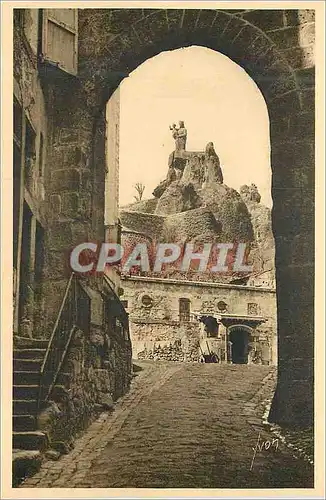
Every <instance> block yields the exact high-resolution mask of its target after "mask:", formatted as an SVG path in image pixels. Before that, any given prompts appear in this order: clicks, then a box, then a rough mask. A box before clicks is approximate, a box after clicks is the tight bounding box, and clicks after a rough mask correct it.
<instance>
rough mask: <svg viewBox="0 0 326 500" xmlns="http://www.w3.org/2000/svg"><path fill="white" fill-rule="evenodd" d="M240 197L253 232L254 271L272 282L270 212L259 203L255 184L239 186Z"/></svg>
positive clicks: (272, 254) (273, 255)
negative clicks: (249, 217)
mask: <svg viewBox="0 0 326 500" xmlns="http://www.w3.org/2000/svg"><path fill="white" fill-rule="evenodd" d="M240 195H241V198H242V199H243V201H244V202H245V204H246V205H247V208H248V211H249V213H250V216H251V223H252V227H253V231H254V244H253V245H252V250H251V258H252V261H253V265H254V271H255V273H265V274H266V277H264V280H265V281H266V280H267V281H271V280H272V281H274V267H275V264H274V258H275V243H274V236H273V232H272V217H271V210H270V209H269V208H268V207H266V206H265V205H262V204H261V203H260V200H261V196H260V194H259V192H258V188H257V186H256V185H255V184H251V185H250V186H247V185H244V186H241V188H240ZM267 281H266V284H267Z"/></svg>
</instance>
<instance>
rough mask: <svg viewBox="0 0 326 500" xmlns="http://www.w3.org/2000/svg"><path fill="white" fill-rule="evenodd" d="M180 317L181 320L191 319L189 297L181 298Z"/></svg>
mask: <svg viewBox="0 0 326 500" xmlns="http://www.w3.org/2000/svg"><path fill="white" fill-rule="evenodd" d="M179 319H180V321H190V300H189V299H179Z"/></svg>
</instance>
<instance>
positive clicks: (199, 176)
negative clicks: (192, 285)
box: [121, 142, 274, 282]
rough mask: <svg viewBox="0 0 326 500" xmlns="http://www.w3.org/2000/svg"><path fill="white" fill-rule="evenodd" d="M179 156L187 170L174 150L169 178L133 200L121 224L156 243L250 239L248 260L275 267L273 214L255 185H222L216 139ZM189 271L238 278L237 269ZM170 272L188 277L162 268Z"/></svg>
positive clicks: (260, 267) (257, 268) (260, 268)
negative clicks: (215, 272) (150, 195)
mask: <svg viewBox="0 0 326 500" xmlns="http://www.w3.org/2000/svg"><path fill="white" fill-rule="evenodd" d="M180 156H181V157H182V158H181V159H182V160H184V162H185V167H184V169H182V170H180V169H178V168H177V167H176V158H175V155H174V156H173V157H172V156H171V155H170V158H169V166H168V174H167V177H166V179H165V180H164V181H162V182H161V183H160V184H159V185H158V186H157V188H156V189H155V190H154V192H153V195H154V199H151V200H143V201H141V202H137V203H134V204H132V205H129V206H128V209H127V210H126V209H124V210H122V211H121V221H122V225H123V227H124V228H125V229H126V230H128V231H129V232H130V230H131V231H134V232H135V231H136V232H139V235H140V234H142V241H145V240H146V238H147V237H148V238H150V241H149V245H150V247H153V248H154V247H155V244H156V243H158V242H165V243H179V244H180V243H181V244H185V243H189V242H190V243H194V244H199V245H200V244H204V243H212V244H213V243H218V242H221V243H232V244H237V243H246V244H247V248H249V249H250V256H249V261H248V263H249V264H252V265H253V268H254V273H256V274H259V273H262V272H269V271H270V270H272V272H273V269H274V239H273V234H272V229H271V213H270V210H269V209H268V208H267V207H265V206H263V205H261V204H260V194H259V192H258V189H257V187H256V186H255V185H254V184H252V185H251V186H242V188H241V192H240V194H239V193H238V192H237V191H236V190H235V189H233V188H231V187H229V186H227V185H226V184H224V183H223V172H222V168H221V165H220V160H219V157H218V155H217V154H216V152H215V150H214V145H213V143H212V142H209V143H208V144H207V146H206V148H205V151H182V155H181V153H180ZM128 231H127V232H128ZM123 233H124V232H123ZM125 233H126V231H125ZM126 238H127V239H128V238H129V239H130V235H129V236H128V237H127V234H125V236H124V234H123V241H124V240H125V241H127V240H126ZM144 238H145V240H144ZM129 239H128V241H129ZM198 251H200V250H198ZM191 272H192V273H193V276H192V279H200V278H201V279H207V280H209V279H214V280H216V279H218V280H219V281H225V280H226V281H227V282H228V281H230V280H232V279H233V278H238V274H239V273H234V272H232V271H231V270H230V272H227V273H224V275H223V276H222V275H221V274H220V275H219V276H218V278H216V276H214V277H210V276H209V274H208V275H207V276H206V275H205V276H204V275H203V273H201V275H200V276H198V275H197V274H196V273H195V271H194V270H191ZM166 273H167V275H169V276H174V277H177V276H180V278H181V277H183V278H185V277H187V279H189V278H190V276H189V275H187V276H183V273H180V271H179V270H177V269H174V268H173V266H172V267H170V268H169V269H168V270H162V273H161V274H162V276H163V275H165V274H166ZM241 277H242V278H243V274H242V275H241ZM265 279H266V277H264V280H265Z"/></svg>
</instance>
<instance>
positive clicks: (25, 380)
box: [14, 371, 40, 385]
mask: <svg viewBox="0 0 326 500" xmlns="http://www.w3.org/2000/svg"><path fill="white" fill-rule="evenodd" d="M39 382H40V372H39V371H36V372H33V371H14V384H15V385H38V384H39Z"/></svg>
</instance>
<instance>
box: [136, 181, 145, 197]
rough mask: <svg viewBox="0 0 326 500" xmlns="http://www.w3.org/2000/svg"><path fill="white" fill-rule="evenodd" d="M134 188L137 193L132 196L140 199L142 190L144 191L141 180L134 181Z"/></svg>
mask: <svg viewBox="0 0 326 500" xmlns="http://www.w3.org/2000/svg"><path fill="white" fill-rule="evenodd" d="M134 188H135V189H136V191H137V195H136V196H134V198H135V200H136V201H141V200H142V198H143V194H144V191H145V186H144V184H143V183H142V182H136V184H135V185H134Z"/></svg>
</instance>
